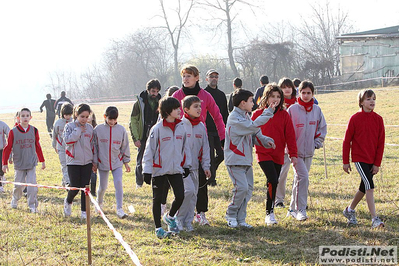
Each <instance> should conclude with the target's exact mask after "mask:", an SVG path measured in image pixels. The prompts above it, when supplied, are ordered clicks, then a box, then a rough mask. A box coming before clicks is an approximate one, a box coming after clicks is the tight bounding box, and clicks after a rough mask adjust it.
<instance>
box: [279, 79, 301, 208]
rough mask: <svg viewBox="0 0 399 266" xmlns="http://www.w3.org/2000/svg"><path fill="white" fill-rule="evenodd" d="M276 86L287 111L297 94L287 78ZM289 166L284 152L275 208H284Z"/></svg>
mask: <svg viewBox="0 0 399 266" xmlns="http://www.w3.org/2000/svg"><path fill="white" fill-rule="evenodd" d="M278 86H279V87H280V89H281V90H282V91H283V94H284V107H285V109H288V108H289V107H290V106H291V105H293V104H295V103H296V95H297V92H296V89H295V87H294V84H293V82H292V81H291V80H290V79H289V78H281V79H280V81H279V82H278ZM298 86H299V85H298ZM291 123H292V122H291ZM294 135H295V132H294V134H293V135H292V136H291V138H292V139H294ZM295 147H296V143H295ZM290 165H291V160H290V157H289V154H288V151H287V150H285V153H284V164H283V166H282V167H281V171H280V175H279V178H278V184H277V189H276V201H275V205H274V206H275V207H276V208H285V205H284V198H285V186H286V184H287V176H288V171H289V170H290Z"/></svg>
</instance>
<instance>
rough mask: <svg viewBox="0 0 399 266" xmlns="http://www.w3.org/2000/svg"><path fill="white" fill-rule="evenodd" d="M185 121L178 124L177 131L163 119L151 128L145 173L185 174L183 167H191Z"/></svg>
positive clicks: (144, 163)
mask: <svg viewBox="0 0 399 266" xmlns="http://www.w3.org/2000/svg"><path fill="white" fill-rule="evenodd" d="M186 142H187V135H186V131H185V128H184V125H183V123H181V122H180V123H178V124H176V127H175V131H174V132H173V131H172V130H171V129H170V128H168V127H165V126H163V119H162V120H160V121H159V122H158V123H156V124H155V125H154V126H153V127H152V128H151V130H150V135H149V137H148V139H147V143H146V146H145V151H144V157H143V173H148V174H151V175H152V177H157V176H162V175H174V174H183V172H184V170H183V168H190V167H191V158H190V156H188V155H189V154H190V149H189V145H186Z"/></svg>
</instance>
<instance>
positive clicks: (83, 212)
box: [80, 211, 87, 220]
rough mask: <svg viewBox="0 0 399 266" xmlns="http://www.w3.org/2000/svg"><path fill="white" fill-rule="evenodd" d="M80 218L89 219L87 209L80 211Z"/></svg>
mask: <svg viewBox="0 0 399 266" xmlns="http://www.w3.org/2000/svg"><path fill="white" fill-rule="evenodd" d="M80 219H81V220H86V219H87V214H86V212H85V211H82V212H81V213H80Z"/></svg>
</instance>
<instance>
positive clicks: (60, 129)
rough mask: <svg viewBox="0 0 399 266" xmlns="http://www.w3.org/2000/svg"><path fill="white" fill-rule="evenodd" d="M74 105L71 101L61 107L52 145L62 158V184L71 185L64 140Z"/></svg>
mask: <svg viewBox="0 0 399 266" xmlns="http://www.w3.org/2000/svg"><path fill="white" fill-rule="evenodd" d="M72 115H73V106H72V105H71V104H70V103H64V104H63V105H62V107H61V118H60V119H58V120H57V121H56V122H55V124H54V128H53V142H52V146H53V148H54V150H55V152H56V153H57V154H58V158H59V159H60V164H61V171H62V181H61V185H62V186H69V184H70V181H69V176H68V168H67V165H66V153H65V147H66V146H65V141H64V136H63V134H64V128H65V125H66V124H68V123H69V122H72Z"/></svg>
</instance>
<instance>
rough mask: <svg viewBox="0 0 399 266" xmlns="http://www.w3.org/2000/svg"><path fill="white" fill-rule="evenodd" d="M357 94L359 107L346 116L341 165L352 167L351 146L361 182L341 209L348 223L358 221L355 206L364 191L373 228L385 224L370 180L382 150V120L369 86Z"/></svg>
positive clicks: (345, 168) (348, 169) (383, 132)
mask: <svg viewBox="0 0 399 266" xmlns="http://www.w3.org/2000/svg"><path fill="white" fill-rule="evenodd" d="M358 98H359V107H360V108H361V110H360V111H359V112H357V113H356V114H354V115H352V117H351V118H350V119H349V123H348V127H347V129H346V133H345V138H344V143H343V147H342V159H343V164H344V165H343V169H344V171H345V172H346V173H348V174H349V172H350V171H351V170H352V169H351V166H350V164H349V151H350V150H351V147H352V152H351V155H352V162H353V163H354V164H355V166H356V169H357V171H358V172H359V174H360V177H361V182H360V186H359V190H358V191H357V192H356V194H355V197H354V198H353V200H352V203H351V204H350V205H349V206H348V207H346V208H345V210H344V212H343V213H344V216H345V217H346V218H347V219H348V224H357V220H356V214H355V208H356V206H357V204H358V203H359V202H360V200H361V199H362V198H363V197H364V194H366V201H367V206H368V208H369V211H370V214H371V218H372V222H371V226H372V228H378V227H384V223H383V222H382V221H381V219H380V218H379V217H378V216H377V214H376V211H375V203H374V182H373V175H375V174H377V173H378V171H379V169H380V165H381V161H382V155H383V153H384V142H385V129H384V121H383V119H382V117H381V116H380V115H378V114H377V113H375V112H374V111H373V110H374V107H375V99H376V96H375V93H374V92H373V91H372V90H362V91H360V92H359V95H358Z"/></svg>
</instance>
